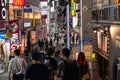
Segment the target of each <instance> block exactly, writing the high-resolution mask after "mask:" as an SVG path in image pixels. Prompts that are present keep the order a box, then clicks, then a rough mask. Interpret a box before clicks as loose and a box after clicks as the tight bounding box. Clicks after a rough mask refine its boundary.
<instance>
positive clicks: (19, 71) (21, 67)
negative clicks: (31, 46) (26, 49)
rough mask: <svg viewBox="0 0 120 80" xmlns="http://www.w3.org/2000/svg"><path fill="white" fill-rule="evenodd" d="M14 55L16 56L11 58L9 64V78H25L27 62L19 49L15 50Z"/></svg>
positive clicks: (16, 79) (17, 79) (12, 79)
mask: <svg viewBox="0 0 120 80" xmlns="http://www.w3.org/2000/svg"><path fill="white" fill-rule="evenodd" d="M14 55H15V57H14V58H12V59H11V60H10V62H9V65H8V80H23V78H24V71H25V68H26V66H27V63H26V61H25V60H24V58H22V57H21V56H20V50H19V49H15V50H14Z"/></svg>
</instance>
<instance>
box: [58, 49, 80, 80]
mask: <svg viewBox="0 0 120 80" xmlns="http://www.w3.org/2000/svg"><path fill="white" fill-rule="evenodd" d="M62 55H63V61H60V63H59V64H58V71H57V77H58V78H61V79H62V80H79V67H78V65H77V63H76V61H73V60H71V59H70V58H69V56H70V50H69V49H68V48H64V49H63V50H62Z"/></svg>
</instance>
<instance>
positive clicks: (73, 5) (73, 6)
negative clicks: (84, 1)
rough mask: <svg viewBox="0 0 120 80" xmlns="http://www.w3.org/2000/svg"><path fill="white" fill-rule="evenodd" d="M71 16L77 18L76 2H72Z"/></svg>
mask: <svg viewBox="0 0 120 80" xmlns="http://www.w3.org/2000/svg"><path fill="white" fill-rule="evenodd" d="M71 15H72V16H76V6H75V2H74V0H72V1H71Z"/></svg>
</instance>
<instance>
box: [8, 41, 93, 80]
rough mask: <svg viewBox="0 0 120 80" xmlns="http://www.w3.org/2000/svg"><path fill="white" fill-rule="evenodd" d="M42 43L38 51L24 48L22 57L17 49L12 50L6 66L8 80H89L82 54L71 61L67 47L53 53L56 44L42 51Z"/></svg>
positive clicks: (89, 76) (39, 43)
mask: <svg viewBox="0 0 120 80" xmlns="http://www.w3.org/2000/svg"><path fill="white" fill-rule="evenodd" d="M42 41H43V40H41V41H38V45H39V48H40V49H36V48H34V49H33V51H31V52H30V51H29V50H28V49H27V47H26V49H25V51H24V56H21V51H20V50H19V49H15V50H14V57H13V58H11V59H10V61H9V66H8V73H9V75H8V80H91V74H90V71H89V64H88V62H87V60H86V58H85V55H84V53H83V52H80V53H79V55H78V58H77V60H72V59H70V57H69V56H70V54H71V51H70V49H68V48H67V47H65V46H64V47H62V51H60V50H57V51H55V47H56V46H55V45H56V44H57V43H56V44H54V45H53V43H52V44H50V46H47V47H46V48H45V49H44V51H43V48H44V47H43V45H41V44H43V43H42ZM46 42H47V41H46ZM53 42H55V41H53Z"/></svg>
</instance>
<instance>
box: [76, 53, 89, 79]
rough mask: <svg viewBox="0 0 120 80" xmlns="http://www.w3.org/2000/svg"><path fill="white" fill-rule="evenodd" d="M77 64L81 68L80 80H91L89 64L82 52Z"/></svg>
mask: <svg viewBox="0 0 120 80" xmlns="http://www.w3.org/2000/svg"><path fill="white" fill-rule="evenodd" d="M77 63H78V65H79V66H80V77H81V79H80V80H91V73H90V69H89V64H88V62H87V60H86V58H85V55H84V53H83V52H80V53H79V55H78V58H77Z"/></svg>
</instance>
